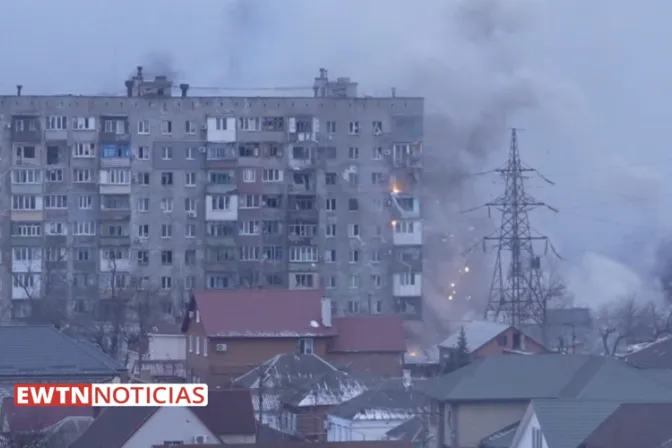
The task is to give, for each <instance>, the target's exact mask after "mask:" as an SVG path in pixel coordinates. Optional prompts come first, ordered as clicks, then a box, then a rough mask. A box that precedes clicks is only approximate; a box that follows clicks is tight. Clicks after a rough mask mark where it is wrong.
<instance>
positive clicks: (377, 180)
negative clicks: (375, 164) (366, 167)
mask: <svg viewBox="0 0 672 448" xmlns="http://www.w3.org/2000/svg"><path fill="white" fill-rule="evenodd" d="M382 182H383V173H378V172H375V173H371V183H372V184H373V185H380V184H381V183H382Z"/></svg>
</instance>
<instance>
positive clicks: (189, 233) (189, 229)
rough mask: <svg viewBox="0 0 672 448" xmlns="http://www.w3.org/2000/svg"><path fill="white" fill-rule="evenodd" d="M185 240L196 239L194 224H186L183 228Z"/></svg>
mask: <svg viewBox="0 0 672 448" xmlns="http://www.w3.org/2000/svg"><path fill="white" fill-rule="evenodd" d="M184 237H185V238H196V224H187V225H186V226H185V227H184Z"/></svg>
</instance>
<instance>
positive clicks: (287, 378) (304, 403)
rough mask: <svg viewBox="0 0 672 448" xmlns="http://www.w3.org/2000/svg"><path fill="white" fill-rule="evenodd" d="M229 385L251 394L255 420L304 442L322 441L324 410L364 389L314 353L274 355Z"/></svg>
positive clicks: (364, 384) (354, 377)
mask: <svg viewBox="0 0 672 448" xmlns="http://www.w3.org/2000/svg"><path fill="white" fill-rule="evenodd" d="M233 384H234V385H235V386H237V387H244V388H248V389H251V390H252V391H253V392H252V393H253V396H254V398H253V404H254V407H255V412H256V413H257V420H260V421H261V422H262V423H263V424H267V425H269V426H270V427H271V428H273V429H276V430H278V431H281V432H284V433H286V434H289V435H292V436H296V437H300V438H302V439H307V440H321V439H322V438H325V437H326V434H325V429H324V428H325V422H326V413H327V412H328V410H329V409H331V408H332V407H333V406H336V405H338V404H340V403H343V402H345V401H347V400H349V399H351V398H352V397H355V396H357V395H359V394H361V393H362V392H364V391H365V390H366V388H367V385H366V383H365V381H364V380H362V379H361V378H359V377H357V376H355V375H353V374H348V373H345V372H342V371H339V370H338V369H336V367H334V366H333V365H331V364H329V363H328V362H327V361H325V360H324V359H322V358H320V357H319V356H317V355H315V354H303V355H301V354H293V353H286V354H281V355H276V356H274V357H273V358H271V359H269V360H268V361H266V362H265V363H264V364H262V365H261V366H259V367H256V368H254V369H252V370H251V371H249V372H248V373H246V374H244V375H242V376H240V377H238V378H236V379H235V380H234V382H233ZM260 410H261V411H260Z"/></svg>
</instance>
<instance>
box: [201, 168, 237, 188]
mask: <svg viewBox="0 0 672 448" xmlns="http://www.w3.org/2000/svg"><path fill="white" fill-rule="evenodd" d="M208 177H209V180H210V183H211V184H214V185H232V184H234V183H235V174H234V171H233V170H227V171H211V172H210V175H209V176H208Z"/></svg>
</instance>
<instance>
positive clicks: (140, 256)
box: [136, 250, 149, 266]
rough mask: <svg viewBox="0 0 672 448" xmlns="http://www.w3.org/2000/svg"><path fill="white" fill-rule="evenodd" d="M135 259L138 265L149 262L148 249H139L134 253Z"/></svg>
mask: <svg viewBox="0 0 672 448" xmlns="http://www.w3.org/2000/svg"><path fill="white" fill-rule="evenodd" d="M136 259H137V262H138V264H139V265H142V266H145V265H148V264H149V251H148V250H139V251H138V252H137V254H136Z"/></svg>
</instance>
